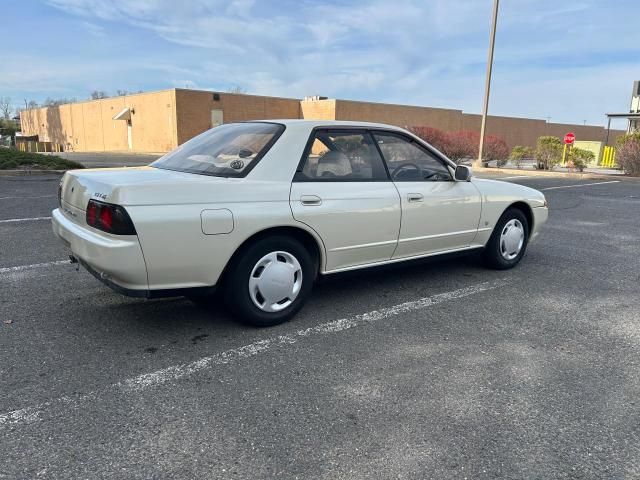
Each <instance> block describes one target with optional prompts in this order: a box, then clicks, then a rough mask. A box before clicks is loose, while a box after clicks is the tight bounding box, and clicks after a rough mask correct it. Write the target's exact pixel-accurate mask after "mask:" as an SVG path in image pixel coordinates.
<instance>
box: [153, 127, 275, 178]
mask: <svg viewBox="0 0 640 480" xmlns="http://www.w3.org/2000/svg"><path fill="white" fill-rule="evenodd" d="M283 131H284V125H279V124H275V123H266V122H265V123H260V122H248V123H230V124H226V125H221V126H219V127H216V128H212V129H211V130H208V131H206V132H204V133H202V134H200V135H198V136H197V137H194V138H192V139H191V140H189V141H188V142H185V143H184V144H183V145H181V146H180V147H178V148H177V149H175V150H173V151H172V152H169V153H167V154H166V155H164V156H163V157H160V158H159V159H158V160H156V161H155V162H153V163H152V164H151V166H152V167H156V168H164V169H167V170H177V171H179V172H187V173H197V174H201V175H212V176H217V177H244V176H245V175H246V174H247V173H249V171H250V170H251V168H253V167H254V166H255V164H256V163H257V162H258V161H259V160H260V158H262V157H263V156H264V155H265V153H267V151H268V150H269V148H271V146H272V145H273V144H274V143H275V141H276V140H277V139H278V137H279V136H280V135H281V134H282V132H283Z"/></svg>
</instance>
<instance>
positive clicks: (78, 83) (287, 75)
mask: <svg viewBox="0 0 640 480" xmlns="http://www.w3.org/2000/svg"><path fill="white" fill-rule="evenodd" d="M491 4H492V2H491V0H392V1H389V0H386V1H369V2H364V1H358V0H347V1H337V0H328V1H327V0H325V1H315V0H298V1H295V0H284V1H274V0H268V1H267V0H263V1H260V0H231V1H219V0H181V1H173V0H102V1H99V0H22V1H20V2H16V1H11V2H6V3H5V4H4V5H3V7H2V16H3V22H2V23H3V43H4V46H3V49H2V50H3V52H2V61H1V62H0V96H3V97H5V96H9V97H11V98H12V99H13V102H14V103H15V104H16V106H19V105H20V104H23V103H24V99H25V98H26V99H28V100H29V99H34V100H36V101H42V100H44V99H45V98H46V97H54V98H55V97H76V98H78V99H85V98H87V97H88V95H89V92H91V91H92V90H96V89H98V90H105V91H107V92H108V93H112V94H114V93H115V91H116V90H117V89H126V90H130V91H137V90H156V89H162V88H170V87H185V86H186V87H190V88H200V89H213V90H220V91H225V90H227V89H229V88H231V87H233V86H236V85H237V86H240V87H242V88H243V89H245V90H246V91H247V92H248V93H255V94H263V95H277V96H288V97H303V96H305V95H325V96H329V97H336V98H348V99H356V100H367V101H377V102H392V103H406V104H416V105H427V106H437V107H447V108H457V109H462V110H464V111H466V112H471V113H479V112H480V110H481V107H482V95H483V89H484V73H485V65H486V56H487V44H488V35H489V22H490V14H491ZM638 25H640V2H638V1H637V0H612V1H607V2H605V1H602V0H581V1H570V0H567V1H564V2H559V1H557V0H556V1H547V0H502V1H501V9H500V16H499V24H498V32H497V38H496V52H495V63H494V76H493V84H492V96H491V104H490V113H492V114H496V115H512V116H526V117H537V118H546V117H551V121H553V122H567V123H582V122H583V121H584V120H586V121H587V123H592V124H604V122H605V117H604V113H605V111H626V110H627V109H628V108H629V98H630V93H631V86H632V82H633V80H638V79H640V28H639V27H638Z"/></svg>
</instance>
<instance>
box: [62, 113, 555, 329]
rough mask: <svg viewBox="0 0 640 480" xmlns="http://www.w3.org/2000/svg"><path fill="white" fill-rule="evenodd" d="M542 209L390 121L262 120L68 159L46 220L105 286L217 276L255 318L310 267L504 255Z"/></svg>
mask: <svg viewBox="0 0 640 480" xmlns="http://www.w3.org/2000/svg"><path fill="white" fill-rule="evenodd" d="M547 215H548V210H547V202H546V200H545V197H544V195H543V194H542V193H540V192H538V191H537V190H533V189H531V188H528V187H525V186H521V185H516V184H511V183H506V182H497V181H491V180H480V179H476V178H471V170H470V169H469V168H468V167H465V166H456V164H455V163H453V162H452V161H450V160H449V159H447V158H446V157H445V156H444V155H442V154H441V153H440V152H438V151H437V150H435V149H434V148H433V147H431V146H430V145H428V144H426V143H425V142H423V141H422V140H420V139H419V138H417V137H415V136H414V135H412V134H411V133H409V132H407V131H405V130H403V129H400V128H397V127H393V126H389V125H382V124H372V123H356V122H336V121H305V120H277V121H259V122H258V121H255V122H245V123H232V124H226V125H222V126H219V127H216V128H214V129H212V130H209V131H207V132H205V133H203V134H201V135H199V136H197V137H195V138H193V139H192V140H190V141H188V142H186V143H185V144H183V145H182V146H180V147H179V148H177V149H176V150H174V151H172V152H170V153H168V154H166V155H164V156H163V157H161V158H160V159H158V160H157V161H156V162H154V163H152V164H151V165H149V166H147V167H140V168H109V169H94V170H74V171H69V172H67V173H66V174H65V175H64V177H63V178H62V180H61V182H60V188H59V208H57V209H56V210H54V211H53V214H52V217H53V220H52V221H53V230H54V232H55V233H56V235H57V236H58V237H60V238H61V239H62V240H63V242H64V243H66V244H67V245H68V246H69V248H70V250H71V254H72V259H77V260H78V261H79V262H80V263H81V264H82V265H83V266H84V267H85V268H86V269H87V270H89V271H90V272H91V273H92V274H94V276H95V277H96V278H98V279H100V280H101V281H102V282H104V283H105V284H107V285H108V286H110V287H111V288H113V289H114V290H116V291H118V292H121V293H124V294H126V295H130V296H139V297H147V298H151V297H157V296H168V295H172V296H175V295H186V296H190V297H192V298H193V297H195V296H198V295H200V296H203V295H205V294H208V293H209V292H213V290H214V288H215V287H218V288H217V290H218V291H221V292H222V296H221V298H223V299H224V300H225V301H226V302H227V304H228V306H229V307H230V309H231V311H232V312H233V313H234V314H235V316H236V317H237V318H238V319H239V320H241V321H244V322H247V323H249V324H252V325H257V326H267V325H275V324H278V323H281V322H283V321H285V320H287V319H289V318H291V317H292V316H293V315H294V314H295V313H296V312H297V311H298V310H299V309H300V308H301V307H302V305H303V304H304V302H305V301H306V300H307V298H308V297H309V294H310V292H311V288H312V286H313V283H314V281H315V280H316V278H317V276H318V275H327V274H331V273H336V272H343V271H346V270H354V269H360V268H366V267H372V266H377V265H383V264H388V263H393V262H401V261H405V260H411V259H416V258H421V257H428V256H433V255H442V254H447V253H451V252H460V251H467V250H469V251H471V250H476V249H482V254H483V256H484V258H485V260H486V262H487V264H488V265H489V266H491V267H494V268H510V267H513V266H514V265H516V264H517V263H518V262H519V261H520V259H521V258H522V256H523V255H524V253H525V249H526V247H527V244H528V242H529V241H531V240H533V239H534V238H535V237H536V236H537V235H538V233H539V231H540V228H541V226H542V225H543V224H544V222H545V221H546V220H547Z"/></svg>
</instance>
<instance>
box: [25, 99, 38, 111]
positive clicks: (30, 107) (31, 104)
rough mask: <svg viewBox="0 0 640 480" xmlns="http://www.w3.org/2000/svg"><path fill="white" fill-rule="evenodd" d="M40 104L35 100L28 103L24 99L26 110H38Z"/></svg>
mask: <svg viewBox="0 0 640 480" xmlns="http://www.w3.org/2000/svg"><path fill="white" fill-rule="evenodd" d="M38 107H39V105H38V102H36V101H35V100H29V101H28V102H27V99H26V98H25V99H24V108H25V110H33V109H34V108H38Z"/></svg>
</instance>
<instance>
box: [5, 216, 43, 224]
mask: <svg viewBox="0 0 640 480" xmlns="http://www.w3.org/2000/svg"><path fill="white" fill-rule="evenodd" d="M38 220H51V217H30V218H9V219H7V220H0V223H16V222H36V221H38Z"/></svg>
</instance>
